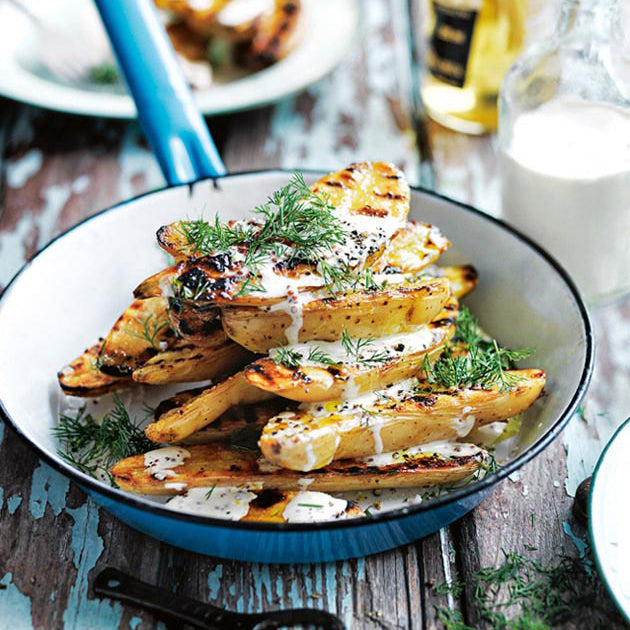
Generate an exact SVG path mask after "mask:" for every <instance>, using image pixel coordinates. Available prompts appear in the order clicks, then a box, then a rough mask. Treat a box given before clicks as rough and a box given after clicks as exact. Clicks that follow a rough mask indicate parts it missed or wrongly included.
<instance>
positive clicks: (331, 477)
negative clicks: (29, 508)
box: [111, 443, 483, 494]
mask: <svg viewBox="0 0 630 630" xmlns="http://www.w3.org/2000/svg"><path fill="white" fill-rule="evenodd" d="M187 450H188V451H189V452H190V457H188V458H186V460H185V461H184V463H183V464H181V465H180V466H177V467H175V468H172V469H171V470H172V471H173V472H174V475H173V476H169V477H168V479H166V480H159V479H156V478H155V477H154V476H153V475H152V474H151V473H150V472H149V471H148V470H147V469H146V467H145V465H144V457H143V456H142V455H138V456H135V457H129V458H127V459H123V460H121V461H120V462H118V463H117V464H116V465H115V466H114V467H113V468H112V469H111V472H112V474H113V475H114V479H115V480H116V483H117V484H118V485H119V486H120V487H121V488H122V489H123V490H128V491H131V492H139V493H143V494H173V489H171V488H168V487H166V485H165V484H167V483H168V484H172V483H176V484H185V486H183V488H182V491H183V490H185V489H186V488H195V487H212V486H214V485H216V486H217V487H222V486H239V485H240V486H242V485H246V484H249V485H250V487H262V488H265V489H274V490H279V491H286V490H301V489H304V487H308V489H309V490H313V491H321V492H333V491H344V490H358V489H370V488H406V487H415V486H424V485H436V484H439V483H451V482H452V483H454V482H456V481H459V480H462V479H465V478H466V477H468V476H470V475H472V474H473V473H475V472H476V471H477V470H478V469H479V467H480V465H481V463H482V461H483V455H482V451H481V450H480V449H479V454H478V455H474V456H469V455H467V456H463V457H444V456H441V455H439V454H435V453H431V452H428V453H418V454H416V455H410V456H409V457H405V458H403V459H402V461H397V462H396V463H391V464H388V465H385V466H377V465H372V464H369V463H366V462H362V461H357V460H342V461H337V462H335V463H334V464H332V465H330V466H326V467H325V468H321V469H319V470H316V471H312V472H310V473H308V474H307V475H306V474H303V473H299V472H296V471H292V470H286V469H278V468H276V467H273V466H271V467H270V466H269V464H268V463H267V462H265V461H264V460H261V458H260V453H253V452H248V451H240V450H235V449H233V448H230V446H229V445H227V444H223V443H213V444H204V445H193V446H189V447H187ZM305 480H308V481H305Z"/></svg>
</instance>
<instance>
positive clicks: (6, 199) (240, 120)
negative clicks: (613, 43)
mask: <svg viewBox="0 0 630 630" xmlns="http://www.w3.org/2000/svg"><path fill="white" fill-rule="evenodd" d="M408 30H409V23H408V13H407V9H406V5H405V4H404V3H402V2H399V1H396V0H370V1H369V2H365V3H362V14H361V24H360V34H359V35H360V36H359V39H358V41H357V43H356V45H355V47H354V49H353V52H352V54H351V55H350V56H349V57H348V58H347V59H346V60H344V62H343V64H342V65H341V66H340V67H339V68H338V69H337V70H336V71H335V72H334V73H333V74H332V75H330V76H329V77H328V78H326V79H325V80H323V81H321V82H320V83H318V84H317V85H314V86H312V87H311V88H309V89H308V90H306V91H304V92H303V93H301V94H299V95H297V96H296V97H294V98H289V99H285V100H283V101H281V102H279V103H277V104H276V105H273V106H269V107H266V108H263V109H259V110H256V111H252V112H246V113H239V114H234V115H226V116H221V117H216V118H213V119H211V120H210V121H209V125H210V129H211V131H212V133H213V135H214V136H215V139H216V141H217V144H218V146H219V149H220V152H221V154H222V156H223V158H224V160H225V162H226V165H227V167H228V169H229V170H230V171H236V170H245V169H257V168H268V167H275V166H282V167H287V168H300V167H304V168H327V169H335V168H337V167H340V166H343V165H345V164H347V163H348V162H350V161H353V160H358V159H378V160H389V161H392V162H395V163H396V164H398V165H399V166H401V167H402V168H404V169H405V171H406V172H407V174H408V176H409V178H410V180H411V181H412V182H414V183H418V182H419V180H420V173H421V172H423V171H422V169H421V156H420V155H419V152H418V149H417V143H416V133H415V129H414V124H413V120H414V119H413V115H412V86H413V84H414V81H413V73H414V72H415V68H414V67H413V66H412V64H411V61H410V53H409V42H408ZM0 112H1V116H0V148H1V153H0V155H1V156H2V157H1V162H0V201H1V205H0V287H4V286H6V284H7V283H8V282H9V280H10V278H11V277H12V276H13V274H14V273H15V272H16V271H17V270H18V269H19V267H20V266H21V265H22V264H23V262H24V261H25V260H28V259H29V258H30V257H31V256H32V255H33V254H34V253H35V252H36V251H37V250H38V249H39V248H41V247H42V246H43V245H45V244H46V243H47V242H48V241H49V240H50V239H51V238H53V237H54V236H56V235H57V234H59V233H61V232H63V231H64V230H66V229H67V228H68V227H70V226H72V225H74V224H75V223H77V222H78V221H80V220H81V219H83V218H85V217H87V216H90V215H91V214H93V213H94V212H96V211H98V210H100V209H102V208H104V207H106V206H108V205H111V204H113V203H116V202H118V201H121V200H124V199H127V198H129V197H132V196H133V195H136V194H139V193H141V192H144V191H146V190H151V189H155V188H158V187H160V186H161V185H163V179H162V176H161V174H160V172H159V170H158V168H157V166H156V164H155V162H154V160H153V158H152V157H151V155H150V153H149V152H148V150H147V149H146V147H145V145H144V143H143V141H142V137H141V134H140V132H139V129H138V127H137V125H136V124H135V123H126V122H117V121H109V120H98V119H91V118H86V117H75V116H70V115H65V114H60V113H53V112H47V111H43V110H38V109H35V108H32V107H29V106H25V105H20V104H16V103H13V102H9V101H7V100H0ZM428 132H429V137H430V140H431V144H432V149H433V155H434V160H435V164H434V169H435V181H436V186H437V189H438V190H439V191H440V192H442V193H445V194H447V195H450V196H452V197H454V198H456V199H459V200H462V201H465V202H468V203H472V204H474V205H477V206H478V207H480V208H481V209H484V210H486V211H488V212H491V213H497V212H498V209H499V202H498V186H499V182H498V174H497V170H496V156H495V143H494V139H493V138H492V137H483V138H474V137H466V136H462V135H459V134H455V133H452V132H449V131H447V130H445V129H443V128H441V127H439V126H438V125H435V124H431V125H430V126H429V128H428ZM423 181H425V182H426V181H427V180H426V178H425V177H424V175H423ZM593 321H594V325H595V330H596V335H597V343H598V346H599V350H598V355H597V366H596V372H595V377H594V379H593V383H592V386H591V389H590V391H589V394H588V398H587V402H586V405H585V410H584V413H583V414H582V415H581V416H578V417H576V418H574V419H573V421H572V423H571V425H570V427H569V429H568V430H567V431H565V433H564V434H563V436H562V438H560V439H558V440H557V441H556V442H555V443H554V444H553V445H552V446H551V447H550V448H548V449H547V450H546V451H545V452H544V453H543V454H542V455H540V456H539V457H538V458H537V459H536V460H534V461H533V462H531V463H530V464H528V465H527V466H525V467H524V468H523V469H522V470H521V471H519V472H518V473H517V474H515V475H513V476H512V477H511V478H510V479H509V480H507V481H505V482H504V483H502V484H501V485H500V486H499V487H498V488H497V489H495V490H494V491H493V492H492V493H491V495H490V496H488V498H487V499H486V500H485V501H484V502H483V503H482V504H481V506H480V507H479V508H478V509H476V510H475V511H474V512H472V513H471V514H470V515H469V516H467V517H465V518H463V519H462V520H460V521H459V522H457V523H455V524H454V525H452V526H451V527H449V528H448V529H445V530H442V531H441V532H439V533H436V534H434V535H432V536H429V537H427V538H425V539H423V540H420V541H418V542H416V543H414V544H411V545H408V546H406V547H403V548H400V549H395V550H393V551H389V552H387V553H383V554H379V555H375V556H371V557H368V558H364V559H358V560H351V561H347V562H337V563H329V564H311V565H296V566H280V565H259V564H248V563H242V562H230V561H224V560H218V559H213V558H209V557H205V556H202V555H198V554H194V553H191V552H187V551H182V550H178V549H175V548H173V547H170V546H168V545H166V544H162V543H160V542H158V541H156V540H154V539H151V538H148V537H146V536H144V535H142V534H140V533H138V532H136V531H134V530H132V529H131V528H129V527H127V526H126V525H124V524H122V523H121V522H119V521H117V520H116V519H115V518H113V517H112V516H110V515H109V514H107V513H106V512H104V511H102V510H101V509H100V508H98V507H97V506H96V505H95V504H94V503H93V502H92V501H91V500H90V499H89V498H87V497H86V495H85V494H84V493H83V492H82V490H80V489H79V488H78V487H77V486H75V485H74V484H73V483H70V482H69V481H68V480H67V479H66V478H65V477H63V476H62V475H60V474H58V473H56V472H54V471H53V470H51V469H50V468H49V467H48V466H46V465H45V464H43V463H41V462H40V461H39V460H38V458H37V457H36V455H35V454H34V453H33V451H32V450H31V449H30V448H28V447H27V446H26V445H25V444H24V443H23V442H22V441H21V440H20V439H19V438H18V437H17V436H16V435H15V434H14V433H13V431H12V430H10V429H9V428H6V429H5V428H3V427H2V425H0V443H1V446H0V448H1V453H2V457H1V458H0V532H1V535H0V630H5V629H6V630H8V629H9V628H10V629H11V630H22V629H29V628H37V629H38V630H39V629H42V630H54V629H57V628H67V629H75V628H76V629H77V630H84V629H87V628H93V629H121V630H127V629H132V630H148V629H151V628H163V627H164V625H163V624H162V623H158V622H157V621H156V619H155V618H154V617H153V616H152V615H151V614H149V613H146V612H143V611H141V610H137V609H132V608H127V607H123V606H121V605H119V604H117V603H111V602H109V601H101V600H98V599H95V598H93V597H92V595H91V592H90V580H91V578H92V577H93V576H94V575H95V574H96V573H97V572H98V571H99V570H100V569H101V568H103V567H104V566H106V565H113V566H115V567H118V568H120V569H122V570H124V571H128V572H130V573H132V574H134V575H137V576H142V578H143V579H145V580H147V581H152V582H154V583H156V584H158V585H161V586H163V587H166V588H169V589H172V590H173V591H174V592H177V593H181V594H185V595H189V596H192V597H196V598H199V599H202V600H206V601H209V602H212V603H216V604H218V605H220V606H223V607H227V608H231V609H235V610H239V611H258V610H267V609H271V608H275V607H279V606H283V607H289V606H291V607H295V606H314V607H320V608H325V609H327V610H331V611H333V612H336V613H337V614H339V615H340V616H341V618H342V619H343V620H344V621H345V622H346V624H347V626H348V628H357V629H363V628H365V629H392V630H393V629H399V628H400V629H403V628H412V629H414V630H415V629H418V630H419V629H427V630H428V629H433V628H435V629H440V628H443V627H444V625H443V623H442V622H441V621H439V619H438V616H437V612H436V608H437V607H440V606H444V607H448V608H451V609H455V610H460V611H461V612H462V614H463V616H464V618H465V619H466V621H467V622H468V623H469V624H475V623H476V622H477V618H478V611H477V610H476V604H475V600H474V586H475V585H474V583H473V580H472V578H471V576H472V575H473V574H474V572H475V571H477V570H478V569H479V568H480V567H484V566H494V565H496V564H497V563H499V562H500V561H501V559H502V550H506V551H517V552H522V553H524V554H526V555H528V556H530V557H533V558H535V559H539V560H541V561H542V562H543V563H549V562H553V560H554V558H557V557H558V556H559V554H570V555H574V556H579V555H580V554H582V555H585V545H586V546H587V545H588V541H587V534H586V532H585V530H584V529H583V528H582V527H581V526H580V525H579V524H577V523H576V522H575V521H574V520H573V518H572V516H571V506H572V495H573V494H574V492H575V488H576V486H577V483H579V481H580V480H581V479H582V478H583V477H584V476H586V475H588V474H590V471H592V469H593V466H594V463H595V461H596V459H597V456H598V455H599V452H600V450H601V447H602V445H603V444H604V443H605V442H606V440H607V439H608V438H609V437H610V435H611V432H612V431H613V430H614V428H615V427H616V426H618V425H619V424H620V423H621V421H622V420H623V419H624V418H625V414H626V413H627V412H628V410H629V409H630V388H629V387H628V386H627V383H628V379H629V378H630V354H629V353H628V350H627V348H629V347H630V332H629V331H630V301H628V300H625V301H621V302H618V303H616V304H614V305H610V306H608V307H605V308H601V309H599V310H597V311H595V312H594V313H593ZM585 560H588V558H585ZM459 578H461V579H463V580H464V581H465V582H466V588H465V589H464V590H463V592H462V593H461V595H458V596H457V597H456V596H454V595H448V594H440V593H438V591H437V590H436V588H435V587H436V586H437V585H439V584H441V583H443V582H444V581H448V580H452V579H459ZM584 588H585V589H589V590H588V595H589V596H590V597H592V602H593V606H592V613H591V614H590V616H588V615H585V616H582V617H581V618H580V619H579V620H576V621H572V622H571V623H570V624H567V625H566V626H565V627H567V628H580V629H582V628H583V629H584V630H587V629H589V630H590V629H591V628H595V627H597V624H598V623H600V622H601V623H603V624H604V625H601V626H600V627H602V628H611V629H616V628H622V627H625V626H624V625H623V622H622V621H621V620H620V618H619V617H618V616H617V615H616V614H615V612H614V610H613V607H612V604H611V603H610V601H609V600H608V598H607V595H606V594H605V592H604V590H603V588H602V587H601V585H597V584H596V585H595V587H594V586H593V584H592V583H590V582H589V583H588V584H584ZM175 627H176V626H175Z"/></svg>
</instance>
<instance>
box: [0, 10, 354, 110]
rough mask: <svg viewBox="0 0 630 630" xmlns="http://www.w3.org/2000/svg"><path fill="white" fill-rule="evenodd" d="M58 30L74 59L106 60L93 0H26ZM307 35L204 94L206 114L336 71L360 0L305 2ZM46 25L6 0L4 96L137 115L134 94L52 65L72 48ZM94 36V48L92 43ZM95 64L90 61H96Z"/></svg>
mask: <svg viewBox="0 0 630 630" xmlns="http://www.w3.org/2000/svg"><path fill="white" fill-rule="evenodd" d="M20 1H21V2H22V4H24V5H27V6H28V7H30V8H31V10H32V12H33V13H34V14H35V15H37V16H38V17H41V19H42V20H43V21H44V23H45V24H46V25H47V28H52V29H54V28H57V29H59V32H61V33H62V36H63V35H65V34H67V37H66V40H67V41H68V47H69V49H70V52H71V55H70V56H71V57H75V58H82V59H85V58H88V59H89V58H91V57H94V58H95V59H97V60H98V59H101V58H102V57H103V50H102V47H103V46H106V45H107V44H106V43H105V35H104V31H103V28H102V26H101V24H100V21H99V18H98V14H97V12H96V9H95V8H94V6H93V4H92V2H91V1H88V0H46V2H42V1H41V0H20ZM303 8H304V35H303V39H302V41H301V42H300V43H299V44H298V46H297V47H296V48H295V50H293V51H292V52H291V53H290V54H289V55H287V57H285V58H284V59H282V60H280V61H279V62H278V63H276V64H274V65H273V66H271V67H269V68H267V69H265V70H261V71H260V72H256V73H255V74H252V75H249V76H247V77H245V78H242V79H239V80H236V81H233V82H231V83H226V84H223V85H216V86H213V87H212V88H210V89H208V90H204V91H199V92H196V95H195V96H196V100H197V104H198V106H199V108H200V110H201V111H202V112H203V113H204V114H219V113H224V112H231V111H236V110H241V109H247V108H250V107H256V106H259V105H264V104H266V103H271V102H273V101H276V100H278V99H280V98H282V97H285V96H288V95H290V94H293V93H295V92H299V91H300V90H302V89H304V88H305V87H307V86H308V85H310V84H311V83H314V82H316V81H319V80H320V79H321V78H322V77H323V76H325V75H326V74H327V73H329V72H330V71H331V70H332V69H333V68H334V67H335V66H336V65H337V64H338V63H339V62H340V61H341V60H342V59H343V57H344V56H345V55H346V54H347V52H348V50H349V48H350V45H351V43H352V40H353V37H354V33H355V31H356V26H357V22H358V13H359V10H358V6H357V3H356V0H303ZM45 39H46V38H45V37H44V35H43V33H42V32H41V30H40V29H39V28H38V27H37V26H35V25H34V23H33V21H32V20H30V19H29V18H27V17H26V16H25V15H24V14H22V13H20V12H19V11H18V10H17V9H15V7H13V6H12V5H11V4H10V2H9V1H8V0H0V94H2V95H4V96H8V97H10V98H13V99H16V100H19V101H24V102H26V103H32V104H34V105H39V106H41V107H47V108H49V109H55V110H59V111H65V112H70V113H74V114H87V115H92V116H105V117H111V118H135V116H136V109H135V105H134V103H133V101H132V99H131V98H130V97H129V96H128V95H127V94H126V93H125V92H124V91H123V89H122V88H121V87H112V86H99V85H92V84H89V83H81V84H76V83H75V84H73V83H70V82H63V81H61V80H60V79H58V78H56V77H55V76H54V75H53V74H52V73H51V72H50V71H48V70H47V69H46V68H45V66H44V64H43V63H42V56H43V55H46V56H50V55H57V56H58V57H59V59H60V62H59V63H61V60H63V58H64V55H65V53H63V52H60V51H59V50H58V48H59V47H58V46H53V47H54V48H56V49H57V50H50V48H51V46H48V45H43V41H44V40H45ZM86 41H89V42H90V48H86V47H85V42H86ZM88 67H89V66H88Z"/></svg>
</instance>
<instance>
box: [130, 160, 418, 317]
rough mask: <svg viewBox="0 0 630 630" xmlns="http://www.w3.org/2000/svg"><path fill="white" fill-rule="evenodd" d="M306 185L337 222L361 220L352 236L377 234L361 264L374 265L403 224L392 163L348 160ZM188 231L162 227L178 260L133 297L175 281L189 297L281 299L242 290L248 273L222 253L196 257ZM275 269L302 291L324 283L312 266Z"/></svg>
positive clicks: (265, 302) (404, 208) (403, 206)
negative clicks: (299, 280)
mask: <svg viewBox="0 0 630 630" xmlns="http://www.w3.org/2000/svg"><path fill="white" fill-rule="evenodd" d="M310 188H311V190H312V191H313V192H316V193H322V194H325V195H326V196H327V199H328V201H329V203H330V204H331V205H332V206H333V207H334V208H335V209H336V213H337V214H338V216H339V219H340V220H348V219H352V218H353V217H359V218H361V228H360V229H361V233H360V234H359V233H356V234H355V236H356V238H355V239H354V241H357V239H358V240H361V241H363V239H362V234H363V230H365V232H366V233H368V232H374V233H376V232H379V235H378V236H377V237H375V240H374V242H373V243H371V245H370V247H369V248H368V255H367V256H366V257H365V259H364V260H363V262H362V264H361V265H359V267H360V268H370V267H372V266H373V264H374V263H375V261H376V260H377V259H378V257H379V256H381V254H382V253H383V250H384V249H385V247H386V245H387V244H388V243H389V241H390V240H391V238H392V236H393V235H394V233H395V232H396V231H397V230H399V229H401V228H404V226H405V222H406V220H407V213H408V212H409V185H408V184H407V181H406V179H405V177H404V175H403V174H402V172H401V171H400V170H398V169H397V168H396V167H395V166H393V165H391V164H385V163H383V162H362V163H359V164H352V165H350V166H349V167H348V168H346V169H344V170H343V171H338V172H336V173H331V174H329V175H326V176H325V177H323V178H322V179H320V180H319V181H318V182H316V183H315V184H313V185H312V186H311V187H310ZM186 232H187V230H186V223H185V222H178V223H176V224H173V225H172V226H171V227H168V228H162V229H161V230H160V237H159V242H160V244H161V246H162V247H164V248H165V249H166V250H167V251H168V252H169V253H171V254H172V255H174V256H175V257H176V259H178V260H179V262H178V263H176V264H175V265H173V266H172V267H169V268H168V269H165V270H163V271H161V272H159V273H157V274H154V275H153V276H151V277H150V278H147V279H146V280H145V281H144V282H142V283H141V284H140V286H138V287H137V288H136V290H135V292H134V295H135V296H136V297H137V298H149V297H155V296H166V297H168V296H171V295H172V293H173V285H174V284H175V285H178V286H180V287H182V288H183V289H184V290H185V293H186V294H187V296H190V299H195V300H199V301H202V302H208V303H212V304H218V305H227V304H231V305H241V306H271V305H273V304H276V303H277V302H279V301H281V300H282V299H283V298H282V297H280V298H269V297H264V293H263V294H261V293H260V292H256V293H255V294H242V289H243V287H244V284H245V282H247V280H248V272H247V271H245V270H243V269H242V267H241V265H240V264H238V263H233V262H232V259H231V258H230V256H228V255H226V254H222V253H217V254H213V255H205V256H200V254H201V252H199V251H196V250H195V249H194V247H195V244H194V243H189V241H188V238H187V237H186ZM351 240H352V239H351ZM274 273H276V275H278V276H279V277H282V276H285V277H287V278H301V277H302V276H306V277H307V279H306V280H304V286H301V287H300V290H311V289H314V288H318V287H321V286H323V284H324V282H323V279H322V278H321V276H319V274H317V273H316V272H315V269H314V267H313V266H312V265H309V264H306V263H304V264H299V265H296V266H295V267H293V268H291V269H286V268H282V269H275V270H274Z"/></svg>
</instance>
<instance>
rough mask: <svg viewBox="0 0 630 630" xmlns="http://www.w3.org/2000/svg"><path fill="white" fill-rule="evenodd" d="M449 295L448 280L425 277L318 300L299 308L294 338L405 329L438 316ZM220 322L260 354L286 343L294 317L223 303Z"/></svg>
mask: <svg viewBox="0 0 630 630" xmlns="http://www.w3.org/2000/svg"><path fill="white" fill-rule="evenodd" d="M449 295H450V286H449V282H448V280H447V279H446V278H429V279H425V280H424V281H422V282H420V283H418V284H417V285H416V286H415V287H405V286H392V287H391V288H386V289H385V290H384V291H382V292H378V293H375V292H369V291H365V292H362V293H352V294H347V295H344V296H341V297H339V298H331V297H324V298H320V299H317V300H314V301H312V302H308V303H307V304H305V305H304V306H303V307H301V312H300V314H299V316H300V317H301V320H302V325H301V326H300V329H299V331H298V333H297V334H298V339H299V341H301V342H304V341H312V340H315V339H317V340H320V341H335V340H336V339H339V338H340V336H341V333H342V331H343V330H347V331H348V332H349V334H351V335H352V336H353V337H362V338H367V337H382V336H385V335H394V334H397V333H402V332H409V331H410V330H412V329H413V328H414V327H416V326H419V325H421V324H426V323H427V322H429V321H431V320H432V319H433V318H434V317H436V316H437V314H438V313H439V312H440V310H441V309H442V307H443V306H444V304H445V303H446V301H447V300H448V297H449ZM287 308H291V307H290V305H287ZM221 321H222V323H223V328H224V330H225V332H226V333H227V334H228V335H229V336H230V337H231V338H232V339H233V340H234V341H236V342H237V343H238V344H240V345H242V346H244V347H245V348H248V349H249V350H251V351H253V352H259V353H261V354H262V353H266V352H267V351H268V350H269V349H270V348H273V347H276V346H279V345H283V344H286V343H287V342H288V339H287V337H286V330H287V329H288V328H290V327H291V325H292V323H293V317H292V316H291V314H289V313H288V312H286V311H285V310H262V309H258V308H254V307H226V308H223V309H222V310H221Z"/></svg>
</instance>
